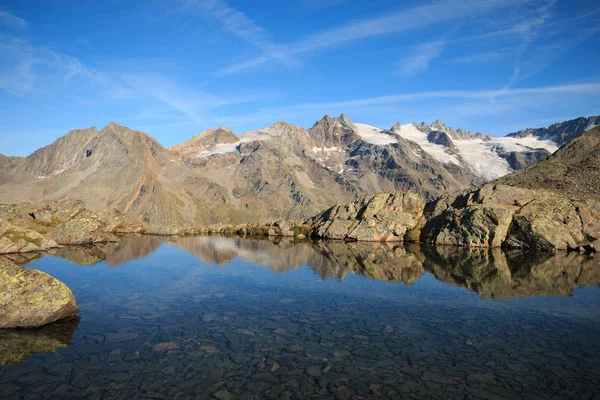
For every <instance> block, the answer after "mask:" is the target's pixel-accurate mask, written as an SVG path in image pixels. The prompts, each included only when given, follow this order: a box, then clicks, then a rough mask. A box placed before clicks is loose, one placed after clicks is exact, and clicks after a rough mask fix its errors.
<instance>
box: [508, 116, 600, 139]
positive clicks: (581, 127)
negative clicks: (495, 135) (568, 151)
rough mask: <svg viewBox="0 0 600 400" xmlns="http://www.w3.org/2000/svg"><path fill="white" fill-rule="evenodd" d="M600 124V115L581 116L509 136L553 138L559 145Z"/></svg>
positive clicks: (509, 135)
mask: <svg viewBox="0 0 600 400" xmlns="http://www.w3.org/2000/svg"><path fill="white" fill-rule="evenodd" d="M598 125H600V116H591V117H587V118H584V117H580V118H576V119H572V120H569V121H564V122H559V123H555V124H552V125H550V126H549V127H547V128H527V129H523V130H520V131H517V132H513V133H509V134H508V135H506V136H508V137H515V138H524V137H528V136H532V137H536V138H539V139H542V140H552V141H553V142H555V143H556V144H557V145H558V146H562V145H564V144H565V143H567V142H569V141H571V140H573V139H575V138H577V137H579V136H580V135H581V134H582V133H583V132H586V131H589V130H591V129H593V128H595V127H596V126H598Z"/></svg>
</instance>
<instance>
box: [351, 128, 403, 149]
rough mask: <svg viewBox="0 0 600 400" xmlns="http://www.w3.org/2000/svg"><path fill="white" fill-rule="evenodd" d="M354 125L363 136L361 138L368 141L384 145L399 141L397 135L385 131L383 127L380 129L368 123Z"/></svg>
mask: <svg viewBox="0 0 600 400" xmlns="http://www.w3.org/2000/svg"><path fill="white" fill-rule="evenodd" d="M354 125H355V126H356V128H357V129H358V134H359V136H360V137H361V139H362V140H364V141H365V142H367V143H371V144H378V145H382V146H385V145H388V144H392V143H398V140H396V138H395V137H393V136H392V135H388V134H387V133H384V131H383V129H380V128H378V127H376V126H373V125H367V124H354Z"/></svg>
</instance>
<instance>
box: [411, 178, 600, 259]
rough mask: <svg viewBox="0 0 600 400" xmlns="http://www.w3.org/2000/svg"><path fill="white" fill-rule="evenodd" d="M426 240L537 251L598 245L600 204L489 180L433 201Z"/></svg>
mask: <svg viewBox="0 0 600 400" xmlns="http://www.w3.org/2000/svg"><path fill="white" fill-rule="evenodd" d="M425 215H426V218H427V223H426V224H425V227H424V228H423V230H422V232H421V240H422V241H424V242H429V243H435V244H444V245H457V246H467V247H488V246H489V247H499V246H503V247H507V248H524V249H536V250H558V249H561V250H576V249H580V248H581V249H583V250H584V251H588V250H590V251H591V249H592V247H593V245H592V243H593V242H594V241H596V240H598V238H600V204H598V203H597V202H595V201H593V200H573V199H569V198H567V197H564V196H560V195H557V194H555V193H550V192H548V191H546V190H541V189H537V190H534V189H521V188H515V187H511V186H506V185H494V184H490V185H486V186H483V187H482V188H479V189H477V190H474V191H472V192H465V193H460V194H458V195H457V194H454V195H445V196H442V197H440V198H439V199H437V200H436V201H435V202H432V203H430V204H428V205H427V209H426V211H425Z"/></svg>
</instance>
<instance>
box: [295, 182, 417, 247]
mask: <svg viewBox="0 0 600 400" xmlns="http://www.w3.org/2000/svg"><path fill="white" fill-rule="evenodd" d="M424 205H425V200H424V199H423V197H421V196H420V195H418V194H416V193H412V192H407V193H400V192H390V193H380V194H376V195H370V196H363V197H359V198H357V199H356V200H355V201H353V202H352V203H348V204H343V205H338V206H334V207H332V208H330V209H328V210H326V211H324V212H322V213H321V214H319V215H317V216H315V217H313V218H312V219H310V220H309V221H307V224H308V225H310V226H311V227H312V229H313V235H314V236H318V237H323V238H328V239H343V240H358V241H371V242H386V241H403V240H404V239H405V235H406V234H407V233H409V232H410V231H411V230H412V229H414V228H415V227H417V226H418V225H419V224H420V223H421V222H422V216H423V207H424Z"/></svg>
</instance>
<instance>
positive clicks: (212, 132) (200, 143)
mask: <svg viewBox="0 0 600 400" xmlns="http://www.w3.org/2000/svg"><path fill="white" fill-rule="evenodd" d="M239 140H240V138H239V137H238V136H237V135H236V134H235V133H233V132H232V131H231V130H230V129H229V128H227V127H224V126H221V127H219V128H217V129H212V128H208V129H207V130H205V131H204V132H202V133H200V134H198V135H196V136H194V137H193V138H191V139H190V140H188V141H186V142H183V143H180V144H178V145H175V146H172V147H170V148H169V150H171V151H174V152H176V153H179V154H182V155H192V154H199V153H202V152H205V151H210V150H213V149H214V148H215V147H216V146H217V145H219V144H226V143H235V142H238V141H239Z"/></svg>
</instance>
